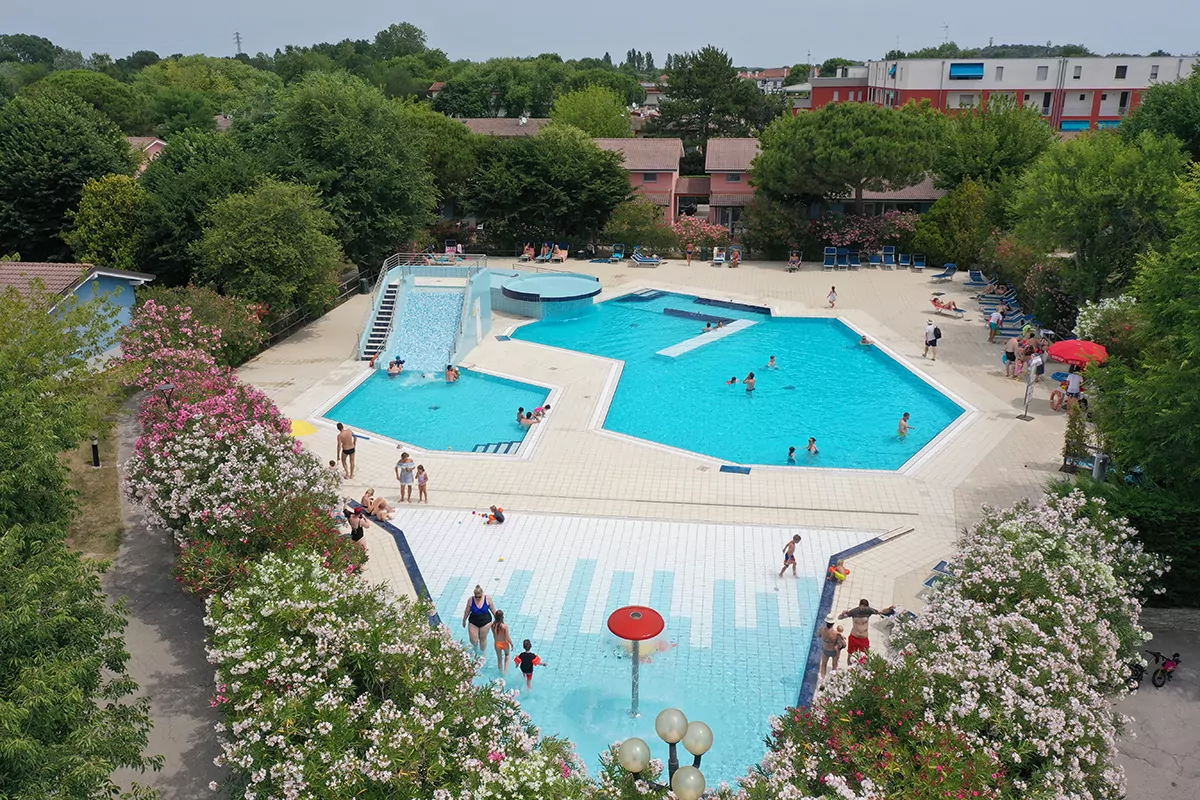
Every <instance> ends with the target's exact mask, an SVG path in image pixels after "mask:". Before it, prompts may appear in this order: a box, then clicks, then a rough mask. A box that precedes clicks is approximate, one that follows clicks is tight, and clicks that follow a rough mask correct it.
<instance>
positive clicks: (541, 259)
mask: <svg viewBox="0 0 1200 800" xmlns="http://www.w3.org/2000/svg"><path fill="white" fill-rule="evenodd" d="M542 247H544V248H545V249H546V252H545V253H540V254H539V255H537V256H535V257H534V259H533V260H534V261H536V262H538V263H540V264H545V263H547V262H548V261H550V255H551V250H550V243H549V242H542Z"/></svg>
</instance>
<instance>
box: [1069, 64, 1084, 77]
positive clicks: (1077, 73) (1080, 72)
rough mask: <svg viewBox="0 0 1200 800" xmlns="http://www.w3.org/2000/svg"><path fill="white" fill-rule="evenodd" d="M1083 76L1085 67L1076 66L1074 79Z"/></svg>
mask: <svg viewBox="0 0 1200 800" xmlns="http://www.w3.org/2000/svg"><path fill="white" fill-rule="evenodd" d="M1082 77H1083V67H1075V74H1074V75H1072V76H1071V78H1072V79H1073V80H1079V79H1080V78H1082Z"/></svg>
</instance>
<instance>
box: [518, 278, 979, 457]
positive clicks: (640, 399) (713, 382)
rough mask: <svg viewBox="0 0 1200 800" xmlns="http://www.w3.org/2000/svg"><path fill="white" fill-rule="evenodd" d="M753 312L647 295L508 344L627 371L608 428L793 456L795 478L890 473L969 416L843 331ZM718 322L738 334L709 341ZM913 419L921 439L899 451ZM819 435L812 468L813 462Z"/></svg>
mask: <svg viewBox="0 0 1200 800" xmlns="http://www.w3.org/2000/svg"><path fill="white" fill-rule="evenodd" d="M735 305H736V304H735ZM751 309H752V307H748V306H742V307H725V306H722V305H714V304H712V301H710V300H705V299H704V298H697V297H694V296H690V295H681V294H673V293H668V292H658V291H652V290H648V291H643V292H639V293H637V294H634V295H625V296H623V297H620V298H616V299H613V300H608V301H605V302H603V303H599V304H597V305H595V306H592V307H591V308H589V309H586V310H584V311H583V312H582V313H581V314H580V315H579V316H577V317H575V318H573V319H569V320H541V321H538V322H534V323H530V324H527V325H523V326H521V327H519V328H517V329H516V331H515V332H514V333H513V338H514V339H520V340H523V341H528V342H534V343H537V344H542V345H548V346H551V347H560V348H564V349H568V350H576V351H580V352H584V353H590V354H592V355H597V356H604V357H606V358H612V359H618V360H621V361H624V362H625V366H624V370H623V371H622V373H621V380H620V382H619V384H618V385H617V389H616V392H615V394H614V396H613V398H612V402H611V404H610V406H609V409H608V413H607V416H606V418H605V420H604V427H605V428H606V429H608V430H611V431H614V432H617V433H622V434H626V435H629V436H635V437H637V438H640V439H647V440H649V441H653V442H660V443H662V444H665V445H668V446H670V447H676V448H679V449H682V450H689V451H692V452H696V453H700V454H702V455H706V456H711V457H713V458H719V459H723V460H727V461H731V462H734V463H738V464H761V465H779V466H784V465H788V460H787V455H788V448H789V447H793V446H794V447H795V448H796V452H797V457H796V463H797V465H799V466H809V467H826V468H853V469H878V470H895V469H899V468H901V467H902V466H903V465H904V464H905V463H906V462H907V461H908V460H909V459H911V458H912V457H913V456H914V455H915V454H916V453H917V452H918V451H919V450H921V448H923V447H924V446H925V445H927V444H929V442H931V441H932V440H933V439H934V438H935V437H936V436H937V435H938V434H939V433H941V432H942V431H943V430H945V429H946V428H947V427H948V426H949V425H951V424H952V423H953V422H954V421H955V420H956V419H957V418H958V417H959V416H960V415H962V414H963V413H964V409H963V408H962V407H961V406H959V405H958V404H957V403H955V402H954V401H953V400H951V399H950V398H948V397H946V396H945V395H944V394H942V393H941V392H939V391H938V390H937V389H936V388H934V387H933V386H932V385H930V384H929V383H926V382H925V381H924V380H922V379H921V378H920V377H919V376H918V375H916V374H914V373H913V372H912V371H910V370H908V369H907V368H905V367H904V366H902V365H901V364H899V363H897V362H896V361H895V360H894V359H892V358H891V357H890V356H889V355H888V354H887V353H885V352H883V351H882V350H880V349H879V348H878V347H874V346H869V347H864V346H862V345H860V344H859V340H860V335H859V334H858V333H856V332H855V331H854V330H852V329H851V328H849V327H848V326H846V325H845V324H843V323H842V322H840V321H839V320H836V319H830V318H801V317H774V316H771V315H770V314H769V313H761V312H759V311H755V310H751ZM764 311H765V309H764ZM718 320H720V321H721V323H722V327H725V326H728V328H729V329H730V330H728V331H726V330H722V331H719V332H716V333H704V332H703V331H704V328H705V325H707V324H711V325H713V326H714V327H715V326H716V325H717V321H718ZM689 348H690V349H689ZM664 351H665V352H664ZM772 355H774V356H775V357H776V359H777V364H778V366H777V368H774V369H771V368H768V366H767V363H768V359H769V358H770V356H772ZM749 372H754V373H755V377H756V380H757V386H756V388H755V390H754V391H753V392H751V393H748V392H746V391H745V389H744V387H743V383H742V381H743V379H744V378H745V377H746V375H747V374H748V373H749ZM731 378H736V379H737V383H736V384H733V385H729V384H727V382H728V381H729V380H730V379H731ZM906 411H907V412H909V413H910V414H911V424H912V428H911V433H910V434H909V435H908V436H907V437H905V438H901V437H900V436H898V435H897V428H898V424H899V420H900V416H901V415H902V414H903V413H904V412H906ZM810 436H811V437H816V440H817V448H818V453H817V454H816V455H811V454H809V453H808V452H806V450H805V446H806V444H807V442H808V438H809V437H810Z"/></svg>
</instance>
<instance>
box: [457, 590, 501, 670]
mask: <svg viewBox="0 0 1200 800" xmlns="http://www.w3.org/2000/svg"><path fill="white" fill-rule="evenodd" d="M493 609H495V605H494V604H493V603H492V598H490V597H488V596H487V595H486V594H484V593H483V587H482V586H479V585H476V586H475V592H474V593H473V594H472V596H471V597H470V598H468V599H467V607H466V608H465V609H463V619H462V624H463V627H464V628H466V629H467V634H468V635H469V636H470V637H471V647H472V648H474V650H475V652H476V653H477V654H479V655H482V654H483V653H484V651H485V650H487V638H488V631H490V630H491V629H492V611H493ZM468 622H469V623H470V625H469V626H468V625H467V623H468Z"/></svg>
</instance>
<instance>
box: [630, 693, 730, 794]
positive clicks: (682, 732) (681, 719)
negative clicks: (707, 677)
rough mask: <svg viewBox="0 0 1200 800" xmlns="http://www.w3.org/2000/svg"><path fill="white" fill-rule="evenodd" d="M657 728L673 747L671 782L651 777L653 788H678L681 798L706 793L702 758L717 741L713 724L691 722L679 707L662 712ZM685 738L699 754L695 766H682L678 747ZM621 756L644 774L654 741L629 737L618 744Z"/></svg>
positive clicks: (685, 743)
mask: <svg viewBox="0 0 1200 800" xmlns="http://www.w3.org/2000/svg"><path fill="white" fill-rule="evenodd" d="M654 730H655V732H656V733H657V734H658V736H659V738H661V739H662V740H663V741H664V742H666V743H667V745H668V746H669V748H670V751H669V756H668V759H667V785H663V784H661V783H655V782H653V781H647V783H649V784H650V788H651V789H654V790H655V791H659V792H665V791H667V790H668V789H670V790H671V791H673V792H675V796H676V797H678V798H679V800H698V798H699V797H700V795H702V794H704V786H705V783H704V773H702V772H701V771H700V759H701V758H703V757H704V754H705V753H707V752H708V751H709V749H710V748H711V747H712V743H713V733H712V728H710V727H708V726H707V725H705V724H704V723H703V722H688V718H687V717H686V716H684V713H683V712H682V711H680V710H679V709H678V708H667V709H664V710H662V711H660V712H659V714H658V716H657V717H655V719H654ZM680 742H683V746H684V748H685V749H686V750H687V751H688V752H689V753H691V754H692V755H693V756H694V757H695V758H694V759H693V761H692V765H691V766H683V767H681V766H679V753H678V750H677V748H676V745H678V744H679V743H680ZM617 760H618V761H620V762H621V766H622V767H624V768H625V769H627V770H629V771H630V772H632V773H633V774H634V775H635V776H637V775H640V774H641V773H642V772H643V771H645V769H646V768H647V767H648V766H650V745H648V744H646V743H645V742H644V741H643V740H641V739H638V738H632V739H626V740H625V741H623V742H621V746H620V747H619V748H617Z"/></svg>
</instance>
